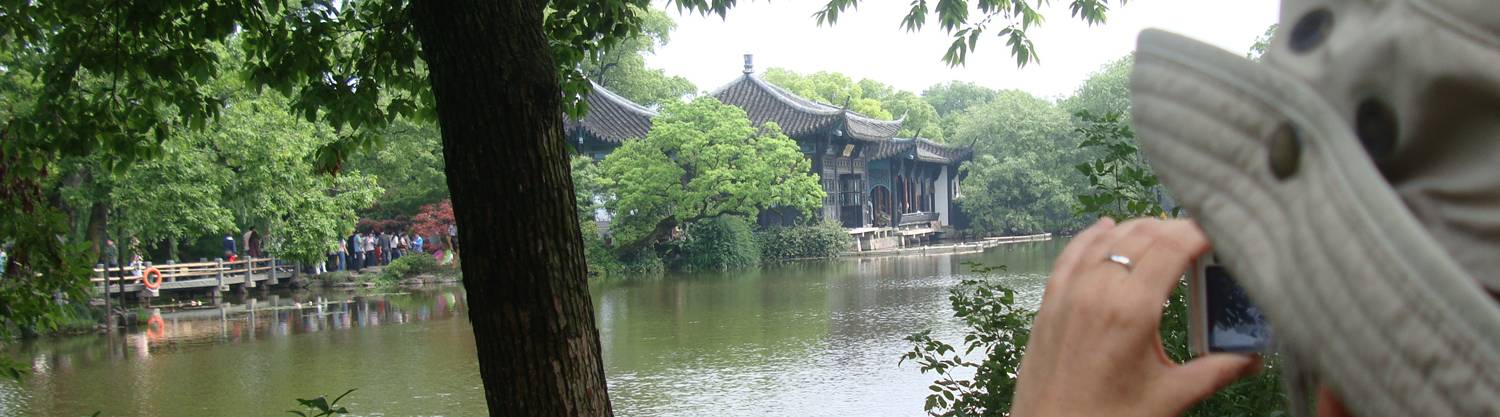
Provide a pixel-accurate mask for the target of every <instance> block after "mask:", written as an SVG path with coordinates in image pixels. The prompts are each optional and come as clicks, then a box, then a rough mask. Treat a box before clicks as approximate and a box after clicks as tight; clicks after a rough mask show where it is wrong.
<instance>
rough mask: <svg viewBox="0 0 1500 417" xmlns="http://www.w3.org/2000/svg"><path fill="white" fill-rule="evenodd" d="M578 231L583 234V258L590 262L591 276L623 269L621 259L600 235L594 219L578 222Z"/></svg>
mask: <svg viewBox="0 0 1500 417" xmlns="http://www.w3.org/2000/svg"><path fill="white" fill-rule="evenodd" d="M578 231H579V232H580V233H582V234H583V259H584V261H585V262H587V263H588V266H589V276H590V277H600V276H605V275H609V274H613V273H617V272H620V271H621V268H622V266H621V265H620V261H619V260H616V259H615V255H614V254H612V253H610V251H609V245H606V244H605V243H604V238H602V237H600V236H599V225H598V224H595V223H594V219H584V220H582V221H579V222H578Z"/></svg>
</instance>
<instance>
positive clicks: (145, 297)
mask: <svg viewBox="0 0 1500 417" xmlns="http://www.w3.org/2000/svg"><path fill="white" fill-rule="evenodd" d="M146 269H151V263H150V262H146ZM145 278H146V275H145V274H141V289H140V290H139V291H137V292H136V294H137V296H138V297H140V298H141V300H142V302H144V303H145V305H146V306H147V307H150V306H151V290H149V289H146V279H145ZM121 281H122V282H123V281H124V280H123V279H122V280H121ZM121 288H124V284H121ZM121 296H122V297H123V296H124V293H121Z"/></svg>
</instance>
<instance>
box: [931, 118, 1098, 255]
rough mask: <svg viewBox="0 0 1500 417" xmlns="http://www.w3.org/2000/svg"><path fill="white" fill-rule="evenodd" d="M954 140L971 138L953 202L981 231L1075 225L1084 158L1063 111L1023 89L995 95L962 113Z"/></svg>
mask: <svg viewBox="0 0 1500 417" xmlns="http://www.w3.org/2000/svg"><path fill="white" fill-rule="evenodd" d="M961 120H962V121H961V123H960V124H959V126H958V127H957V133H956V134H955V137H954V138H953V139H954V140H955V141H958V142H959V143H974V153H975V155H976V156H975V158H974V160H972V161H970V162H969V163H966V164H964V165H963V167H962V168H960V169H961V170H963V172H965V173H967V175H968V177H967V179H965V180H964V187H963V195H962V196H961V197H959V198H958V200H957V201H958V204H959V206H960V207H961V208H963V210H964V211H965V212H966V213H969V214H970V216H971V218H972V227H973V228H974V229H975V230H976V231H979V232H980V233H1029V232H1039V231H1055V230H1069V229H1072V228H1075V227H1077V226H1078V225H1079V224H1080V223H1079V219H1076V218H1074V216H1073V206H1074V197H1073V196H1074V195H1075V194H1077V193H1078V192H1079V191H1081V190H1080V188H1079V187H1080V185H1081V184H1082V178H1081V177H1079V174H1078V172H1076V171H1075V170H1074V169H1073V165H1074V164H1076V163H1078V162H1081V160H1080V158H1081V156H1080V155H1079V152H1078V151H1077V142H1076V140H1075V138H1074V137H1073V136H1072V135H1071V130H1072V125H1071V121H1070V119H1069V115H1068V113H1067V112H1064V111H1063V110H1062V109H1061V108H1059V107H1058V106H1057V105H1054V104H1053V103H1051V102H1049V101H1047V100H1043V99H1040V98H1037V97H1034V96H1031V95H1030V94H1026V93H1024V92H1020V91H1014V90H1007V91H1001V92H999V93H998V94H997V96H996V97H995V99H994V100H993V101H991V102H990V103H987V104H983V105H980V106H976V107H973V108H970V109H969V110H968V111H966V112H965V113H964V116H963V118H962V119H961Z"/></svg>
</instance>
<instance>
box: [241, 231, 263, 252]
mask: <svg viewBox="0 0 1500 417" xmlns="http://www.w3.org/2000/svg"><path fill="white" fill-rule="evenodd" d="M260 244H261V235H260V232H259V231H256V230H255V228H254V227H251V228H250V231H248V232H245V252H246V253H248V254H249V255H250V257H251V258H260V257H264V256H265V253H262V252H261V250H260Z"/></svg>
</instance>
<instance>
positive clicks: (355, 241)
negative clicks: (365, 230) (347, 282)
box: [349, 232, 365, 271]
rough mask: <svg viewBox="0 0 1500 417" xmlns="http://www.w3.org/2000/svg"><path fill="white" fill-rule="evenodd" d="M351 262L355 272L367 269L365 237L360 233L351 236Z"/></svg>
mask: <svg viewBox="0 0 1500 417" xmlns="http://www.w3.org/2000/svg"><path fill="white" fill-rule="evenodd" d="M349 251H350V252H349V256H351V257H352V258H350V260H349V262H351V263H353V264H354V270H355V271H363V270H364V269H365V237H364V236H363V235H362V234H360V233H359V232H355V233H354V234H352V235H349Z"/></svg>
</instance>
